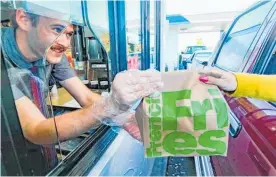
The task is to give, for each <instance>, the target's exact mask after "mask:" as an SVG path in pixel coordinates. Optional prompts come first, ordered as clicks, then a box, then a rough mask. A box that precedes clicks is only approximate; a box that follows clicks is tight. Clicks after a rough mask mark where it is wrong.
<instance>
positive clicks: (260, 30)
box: [211, 1, 275, 72]
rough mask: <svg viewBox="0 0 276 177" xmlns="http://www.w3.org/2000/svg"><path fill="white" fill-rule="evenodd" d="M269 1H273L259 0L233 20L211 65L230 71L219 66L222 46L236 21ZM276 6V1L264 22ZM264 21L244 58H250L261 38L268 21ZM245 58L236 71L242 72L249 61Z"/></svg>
mask: <svg viewBox="0 0 276 177" xmlns="http://www.w3.org/2000/svg"><path fill="white" fill-rule="evenodd" d="M269 2H271V1H261V2H259V3H258V4H256V5H255V6H253V7H251V8H249V9H247V10H246V11H245V12H243V13H242V14H240V15H239V16H238V17H237V18H236V19H235V20H234V21H233V23H232V25H231V26H230V27H229V29H228V31H227V32H226V35H225V36H224V37H223V39H222V42H221V44H220V46H219V48H218V50H217V51H216V52H215V55H214V60H213V62H212V65H211V66H213V67H216V68H219V69H221V70H224V71H229V69H226V68H222V67H220V66H218V65H217V64H216V63H217V61H218V57H219V55H220V54H221V50H222V48H223V47H224V44H225V43H226V39H227V38H228V37H229V34H230V33H231V31H232V29H233V28H234V27H235V25H236V23H237V22H238V21H239V20H240V18H242V17H243V16H244V15H246V14H248V13H250V12H252V11H254V10H255V9H257V8H259V7H260V6H263V5H265V4H266V3H269ZM274 6H275V2H274V5H273V6H272V7H271V9H270V10H269V12H268V13H267V15H266V16H265V18H264V22H265V21H266V19H267V17H268V16H269V14H270V12H271V10H272V9H273V7H274ZM264 22H263V23H262V24H261V26H260V28H259V29H258V31H257V33H256V35H255V37H254V38H253V40H252V42H251V44H250V46H249V48H248V49H247V51H246V54H245V56H244V58H248V57H249V56H250V54H251V52H250V51H252V48H254V47H255V45H256V43H257V41H258V39H259V38H260V35H261V33H262V31H263V27H264V26H266V23H264ZM244 58H243V62H242V63H241V66H242V67H240V69H239V70H238V71H235V72H241V71H242V70H243V68H244V66H245V65H246V63H247V60H245V59H244Z"/></svg>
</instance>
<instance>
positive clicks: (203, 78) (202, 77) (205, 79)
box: [199, 76, 208, 83]
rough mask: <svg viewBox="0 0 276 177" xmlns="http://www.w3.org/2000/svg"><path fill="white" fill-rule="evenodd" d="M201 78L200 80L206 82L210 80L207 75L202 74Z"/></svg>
mask: <svg viewBox="0 0 276 177" xmlns="http://www.w3.org/2000/svg"><path fill="white" fill-rule="evenodd" d="M199 80H200V81H201V82H204V83H206V82H208V77H207V76H200V77H199Z"/></svg>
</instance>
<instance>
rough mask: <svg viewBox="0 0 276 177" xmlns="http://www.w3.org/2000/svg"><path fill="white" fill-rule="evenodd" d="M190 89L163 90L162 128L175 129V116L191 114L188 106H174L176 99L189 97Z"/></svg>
mask: <svg viewBox="0 0 276 177" xmlns="http://www.w3.org/2000/svg"><path fill="white" fill-rule="evenodd" d="M190 98H191V90H181V91H174V92H163V93H162V99H163V110H162V111H163V130H177V117H185V116H191V115H192V114H191V110H190V107H188V106H181V107H177V106H176V101H177V100H183V99H190Z"/></svg>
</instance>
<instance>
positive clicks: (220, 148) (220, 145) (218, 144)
mask: <svg viewBox="0 0 276 177" xmlns="http://www.w3.org/2000/svg"><path fill="white" fill-rule="evenodd" d="M225 136H226V134H225V132H224V131H223V130H210V131H206V132H204V133H203V134H201V135H200V136H199V138H198V143H199V144H200V145H201V146H203V147H208V148H212V149H214V151H210V150H204V149H198V150H196V151H197V153H198V154H199V155H215V154H224V153H225V151H226V143H225V142H223V141H219V140H212V139H211V138H212V137H214V138H222V137H225Z"/></svg>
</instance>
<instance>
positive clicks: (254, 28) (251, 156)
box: [211, 1, 275, 176]
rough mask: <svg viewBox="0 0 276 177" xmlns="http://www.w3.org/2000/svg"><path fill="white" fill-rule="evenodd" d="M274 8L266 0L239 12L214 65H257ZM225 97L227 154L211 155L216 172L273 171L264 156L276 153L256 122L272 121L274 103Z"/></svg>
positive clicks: (238, 69) (232, 67)
mask: <svg viewBox="0 0 276 177" xmlns="http://www.w3.org/2000/svg"><path fill="white" fill-rule="evenodd" d="M274 12H275V2H273V1H270V2H267V1H266V2H261V3H259V4H257V5H256V6H254V7H252V8H251V9H249V10H247V11H246V12H244V13H243V14H241V15H240V16H239V17H238V18H237V19H236V20H235V21H234V23H233V25H232V27H231V28H230V29H229V31H228V32H227V34H226V37H225V38H224V42H223V43H222V46H221V47H220V48H219V49H218V51H217V54H216V55H215V58H214V59H215V60H214V62H213V66H214V67H218V68H220V69H223V70H226V71H233V72H247V71H249V70H248V68H252V67H253V66H254V65H256V64H257V63H256V61H257V59H256V57H257V56H258V55H260V54H262V52H263V50H261V49H262V47H263V46H264V45H263V44H264V43H266V42H267V36H268V35H271V31H272V27H273V24H274V23H275V20H274V19H273V20H271V19H272V15H273V13H274ZM269 24H270V25H269ZM274 40H275V39H274ZM246 69H247V70H246ZM225 98H226V100H227V102H228V104H229V107H230V115H231V116H230V117H231V118H230V123H231V126H230V134H231V136H230V138H229V146H228V155H227V157H212V158H211V162H212V164H213V168H214V170H215V174H216V175H233V176H234V175H238V176H243V175H268V174H271V173H273V172H272V171H274V169H275V166H274V165H273V163H272V161H270V160H269V159H268V158H267V157H269V156H270V158H271V157H273V156H272V155H271V154H273V153H275V152H274V151H269V150H268V149H271V148H272V149H273V145H271V144H269V143H268V141H267V140H266V139H265V138H264V136H263V134H262V133H261V132H262V131H263V129H265V128H260V130H259V129H258V127H259V126H261V125H259V124H260V123H259V122H261V121H264V120H266V119H269V120H268V123H267V124H269V127H272V126H273V125H274V123H271V120H274V119H273V118H271V116H272V117H273V116H274V115H273V113H272V112H273V111H274V107H273V106H271V105H270V104H269V103H263V102H262V104H261V105H260V101H259V100H257V101H256V100H254V101H252V100H253V99H250V98H232V97H229V96H227V95H225ZM253 102H254V104H253ZM257 102H258V103H257ZM268 117H270V118H268ZM257 120H258V123H256V122H257ZM272 122H273V121H272ZM263 124H265V123H263ZM254 125H257V127H256V126H254ZM266 130H267V129H266ZM267 131H268V130H267ZM265 132H266V131H265ZM268 132H270V131H268ZM270 134H271V133H266V134H265V135H267V136H269V135H270ZM272 139H273V136H272ZM274 148H275V147H274Z"/></svg>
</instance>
